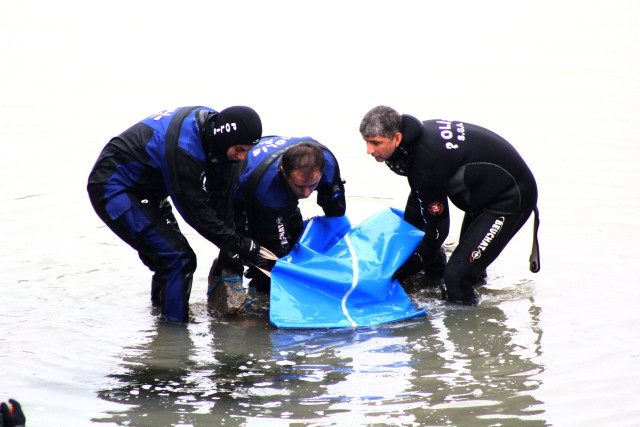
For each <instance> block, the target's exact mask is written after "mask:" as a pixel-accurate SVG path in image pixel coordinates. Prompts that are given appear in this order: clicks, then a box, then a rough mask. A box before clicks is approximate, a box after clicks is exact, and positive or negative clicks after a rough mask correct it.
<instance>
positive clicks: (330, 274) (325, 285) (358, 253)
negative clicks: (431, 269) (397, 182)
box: [269, 208, 426, 328]
mask: <svg viewBox="0 0 640 427" xmlns="http://www.w3.org/2000/svg"><path fill="white" fill-rule="evenodd" d="M402 214H403V213H402V211H399V210H396V209H393V208H388V209H384V210H382V211H380V212H378V213H377V214H375V215H373V216H372V217H370V218H369V219H367V220H366V221H364V222H363V223H362V224H360V225H358V226H356V227H353V228H352V227H351V223H350V222H349V219H348V218H347V217H346V216H343V217H339V218H328V217H324V216H322V217H316V218H314V219H312V220H311V221H310V222H309V224H308V225H307V227H306V228H305V231H304V233H303V234H302V236H301V237H300V239H299V241H298V244H296V246H295V247H294V249H293V250H292V251H291V253H290V254H289V255H287V256H286V257H284V258H281V259H279V260H278V261H277V262H276V265H275V267H274V268H273V269H272V271H271V297H270V298H271V299H270V305H269V307H270V308H269V316H270V320H271V323H273V324H274V325H275V326H277V327H279V328H342V327H356V326H371V325H377V324H380V323H388V322H394V321H398V320H403V319H408V318H411V317H415V316H420V315H424V314H426V312H425V311H424V310H420V309H418V308H416V307H415V306H414V305H413V303H412V302H411V300H410V299H409V297H408V296H407V294H406V293H405V291H404V289H402V286H401V285H400V283H398V281H397V280H394V281H392V280H391V276H392V275H393V273H394V272H395V271H396V269H397V268H398V267H400V266H401V265H402V264H403V263H404V261H405V260H406V259H407V258H408V257H409V255H411V253H412V252H413V251H414V250H415V248H416V246H417V245H418V243H419V242H420V239H422V236H423V232H422V231H420V230H418V229H416V228H415V227H413V226H412V225H411V224H409V223H407V222H405V221H404V220H403V219H402Z"/></svg>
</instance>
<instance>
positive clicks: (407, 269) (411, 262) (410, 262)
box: [391, 252, 424, 282]
mask: <svg viewBox="0 0 640 427" xmlns="http://www.w3.org/2000/svg"><path fill="white" fill-rule="evenodd" d="M423 268H424V261H423V260H422V255H421V254H420V253H419V252H414V253H412V254H411V256H410V257H409V258H408V259H407V260H406V261H405V262H404V264H402V265H401V266H400V268H398V269H397V270H396V272H395V273H393V276H391V280H398V281H399V282H402V281H403V280H405V279H406V278H407V277H410V276H413V275H414V274H417V273H419V272H420V271H421V270H422V269H423Z"/></svg>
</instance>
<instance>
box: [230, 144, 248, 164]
mask: <svg viewBox="0 0 640 427" xmlns="http://www.w3.org/2000/svg"><path fill="white" fill-rule="evenodd" d="M253 147H254V146H253V145H234V146H232V147H231V148H229V149H228V150H227V159H229V160H231V161H232V162H239V161H241V160H244V158H245V157H247V153H248V152H249V151H251V149H252V148H253Z"/></svg>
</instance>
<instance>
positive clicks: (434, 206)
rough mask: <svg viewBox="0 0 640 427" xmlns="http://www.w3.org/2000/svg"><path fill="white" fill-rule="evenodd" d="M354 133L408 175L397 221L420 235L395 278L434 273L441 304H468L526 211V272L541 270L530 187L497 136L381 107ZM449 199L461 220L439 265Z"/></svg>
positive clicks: (528, 176)
mask: <svg viewBox="0 0 640 427" xmlns="http://www.w3.org/2000/svg"><path fill="white" fill-rule="evenodd" d="M360 133H361V134H362V137H363V138H364V140H365V142H366V144H367V154H370V155H372V156H373V157H374V158H375V159H376V160H377V161H378V162H385V163H386V164H387V166H389V168H390V169H391V170H392V171H394V172H395V173H396V174H399V175H402V176H406V177H407V179H408V181H409V186H410V188H411V193H410V195H409V198H408V201H407V205H406V209H405V212H404V219H405V220H406V221H407V222H409V223H411V224H412V225H414V226H415V227H417V228H419V229H421V230H424V232H425V234H424V238H423V239H422V241H421V243H420V244H419V245H418V248H417V249H416V251H415V253H414V254H413V255H412V256H411V257H409V259H408V260H407V262H406V263H405V264H404V265H403V266H402V267H400V268H399V269H398V270H397V272H396V273H395V275H394V277H395V278H397V279H398V280H400V281H402V280H403V279H405V278H406V277H408V276H410V275H413V274H415V273H417V272H419V271H420V270H421V269H424V270H425V272H428V270H429V269H436V270H439V271H440V272H441V273H443V278H444V286H445V289H444V291H445V294H444V296H445V298H446V299H447V300H448V301H450V302H455V303H461V304H465V305H475V304H477V303H478V301H479V297H478V295H477V292H476V291H475V289H474V284H475V283H476V281H477V280H478V278H479V277H480V276H481V275H482V274H483V272H484V271H485V269H486V268H487V266H488V265H489V264H491V263H492V262H493V261H494V260H495V259H496V258H497V257H498V255H499V254H500V252H501V251H502V250H503V249H504V247H505V246H506V245H507V243H508V242H509V241H510V240H511V238H512V237H513V236H514V235H515V234H516V233H517V232H518V230H519V229H520V228H521V227H522V226H523V225H524V223H525V222H526V221H527V219H528V218H529V216H530V215H531V213H532V212H533V213H534V216H535V220H534V244H533V249H532V253H531V257H530V270H531V271H532V272H537V271H538V270H539V269H540V259H539V252H538V241H537V228H538V223H539V222H538V209H537V207H536V205H537V200H538V189H537V186H536V181H535V179H534V177H533V174H532V173H531V170H530V169H529V167H528V166H527V164H526V163H525V162H524V160H523V159H522V157H521V156H520V155H519V154H518V152H517V151H516V150H515V148H514V147H513V146H512V145H511V144H509V142H507V141H506V140H505V139H504V138H502V137H500V136H499V135H497V134H495V133H493V132H491V131H489V130H487V129H484V128H482V127H480V126H476V125H472V124H469V123H464V122H460V121H450V120H427V121H423V122H420V121H419V120H418V119H416V118H415V117H412V116H409V115H406V114H404V115H400V114H398V112H396V111H395V110H394V109H392V108H390V107H386V106H379V107H375V108H373V109H372V110H371V111H369V112H368V113H367V114H366V115H365V116H364V118H363V119H362V122H361V123H360ZM449 201H451V203H453V204H454V205H455V206H456V207H458V208H459V209H460V210H462V211H464V212H465V215H464V219H463V221H462V227H461V231H460V241H459V243H458V246H457V248H456V249H455V250H454V252H453V253H452V254H451V257H450V258H449V260H448V262H447V263H446V266H445V265H444V262H445V260H446V258H443V255H444V252H443V251H442V249H441V245H442V243H443V242H444V240H445V239H446V238H447V235H448V234H449ZM441 263H442V264H441Z"/></svg>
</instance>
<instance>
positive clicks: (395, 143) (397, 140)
mask: <svg viewBox="0 0 640 427" xmlns="http://www.w3.org/2000/svg"><path fill="white" fill-rule="evenodd" d="M401 142H402V134H401V133H400V132H396V134H395V135H394V136H393V146H394V147H398V145H400V143H401Z"/></svg>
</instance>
